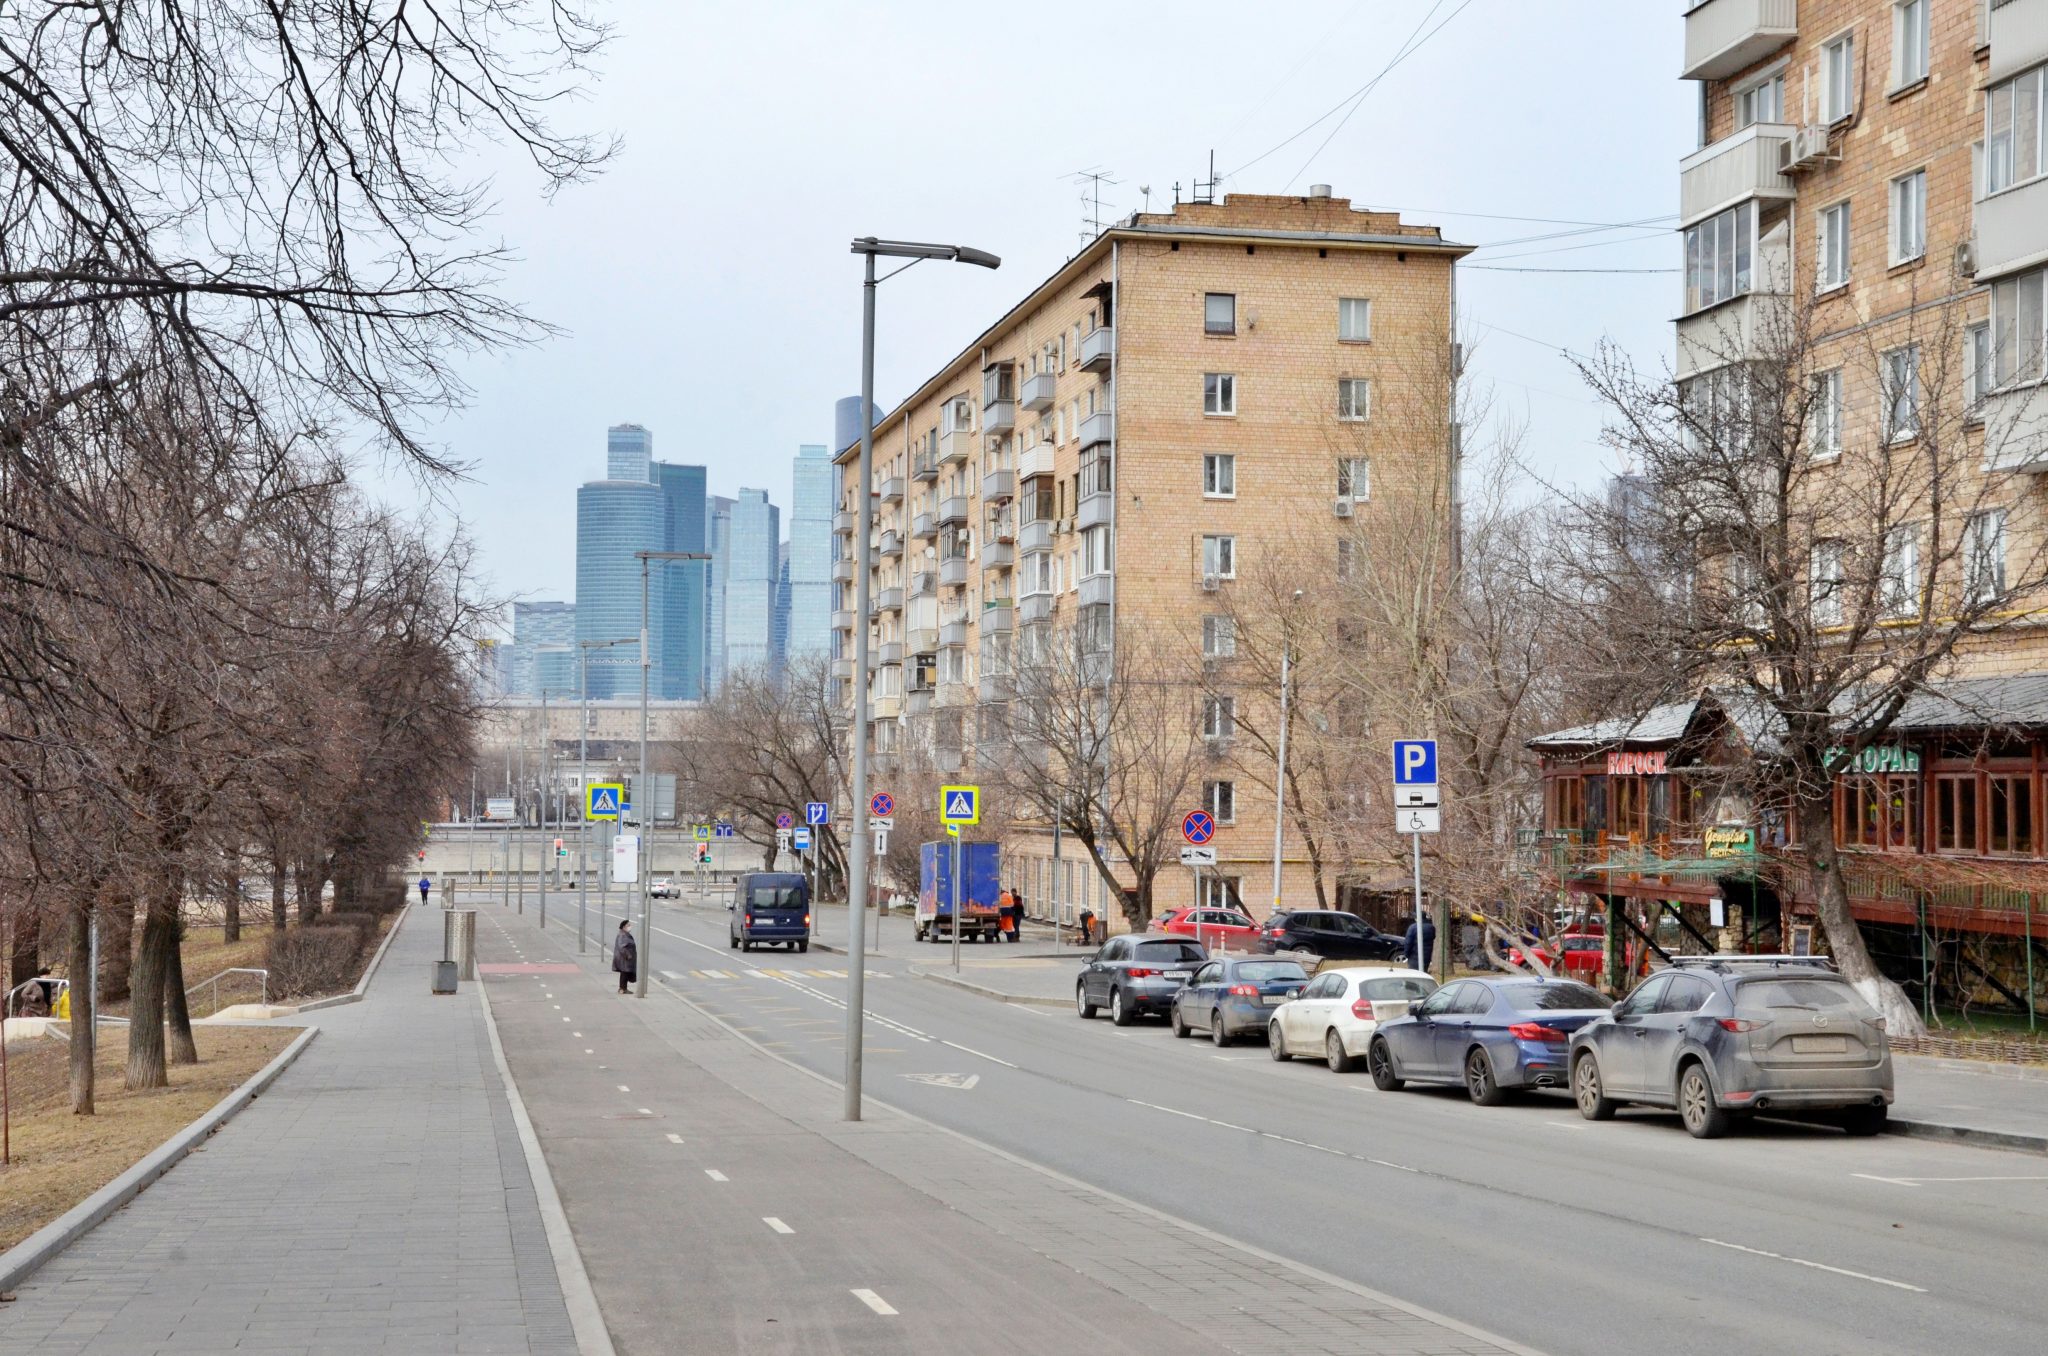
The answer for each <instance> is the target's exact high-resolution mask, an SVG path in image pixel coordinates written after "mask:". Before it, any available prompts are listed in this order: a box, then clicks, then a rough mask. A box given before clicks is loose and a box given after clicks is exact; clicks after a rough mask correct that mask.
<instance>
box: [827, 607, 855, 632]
mask: <svg viewBox="0 0 2048 1356" xmlns="http://www.w3.org/2000/svg"><path fill="white" fill-rule="evenodd" d="M832 629H833V630H834V631H851V630H852V629H853V609H852V608H850V607H842V608H840V609H839V610H838V611H836V612H834V613H833V614H832Z"/></svg>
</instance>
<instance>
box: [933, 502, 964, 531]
mask: <svg viewBox="0 0 2048 1356" xmlns="http://www.w3.org/2000/svg"><path fill="white" fill-rule="evenodd" d="M938 523H939V526H940V527H964V526H966V525H967V496H966V495H964V494H949V495H947V496H946V497H945V498H944V499H941V500H940V501H939V516H938Z"/></svg>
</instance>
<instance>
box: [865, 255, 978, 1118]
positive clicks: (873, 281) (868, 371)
mask: <svg viewBox="0 0 2048 1356" xmlns="http://www.w3.org/2000/svg"><path fill="white" fill-rule="evenodd" d="M853 253H855V254H858V255H862V256H864V257H865V258H866V260H867V276H866V278H865V279H864V280H863V282H862V283H861V295H860V463H859V468H858V470H857V472H856V479H855V482H854V499H855V501H856V502H855V505H854V514H855V522H854V529H853V541H854V548H853V549H854V566H853V579H854V585H853V590H854V609H853V822H852V830H853V843H852V847H853V859H852V861H851V862H849V863H848V865H847V871H846V877H847V880H846V886H847V889H846V916H847V919H848V921H849V922H850V923H851V924H852V926H851V927H849V928H848V929H847V935H848V938H849V945H848V947H847V957H846V976H847V985H848V994H847V998H848V1001H847V1004H846V1119H847V1120H850V1121H857V1120H859V1119H860V1078H861V1027H862V1022H861V1008H862V1005H863V1004H864V1003H865V1002H866V990H867V985H866V969H865V966H866V963H867V934H866V930H865V926H864V925H865V923H866V920H867V906H868V847H869V845H868V614H869V605H870V599H869V591H868V569H869V562H870V552H869V546H868V534H869V533H870V532H872V531H873V530H874V525H875V504H874V479H875V414H874V411H875V287H876V285H877V284H878V283H880V282H883V281H886V280H887V279H889V278H893V277H895V276H896V274H898V273H901V272H902V271H903V269H905V268H912V267H915V266H916V265H918V264H920V263H922V262H923V261H925V260H926V259H946V260H950V261H951V262H953V263H957V264H977V265H979V266H980V267H982V268H999V267H1001V265H1002V262H1003V261H1002V260H1001V259H998V258H997V257H996V256H995V255H993V254H989V253H987V252H986V251H984V250H977V249H969V248H968V247H966V246H964V245H932V244H922V243H919V242H917V241H913V240H878V239H876V238H875V237H874V236H871V235H868V236H861V237H860V238H858V239H856V240H855V241H854V242H853ZM877 258H890V259H908V260H909V261H910V262H909V263H907V264H904V265H903V266H902V268H897V269H894V270H892V271H890V272H889V273H887V274H885V275H883V277H882V278H876V277H875V260H876V259H877ZM958 884H959V882H958V880H957V879H956V880H955V882H954V885H955V888H956V889H957V888H958ZM953 935H954V937H955V938H958V937H959V935H960V914H959V909H958V907H957V906H955V909H954V913H953Z"/></svg>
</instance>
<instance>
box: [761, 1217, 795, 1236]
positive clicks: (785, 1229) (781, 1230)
mask: <svg viewBox="0 0 2048 1356" xmlns="http://www.w3.org/2000/svg"><path fill="white" fill-rule="evenodd" d="M761 1223H763V1224H765V1225H767V1226H768V1227H769V1228H771V1229H773V1230H774V1231H775V1232H776V1233H778V1234H793V1233H795V1232H796V1230H794V1229H792V1228H790V1227H789V1226H788V1225H787V1224H784V1223H783V1222H782V1221H781V1220H779V1219H777V1218H775V1216H773V1215H763V1216H761Z"/></svg>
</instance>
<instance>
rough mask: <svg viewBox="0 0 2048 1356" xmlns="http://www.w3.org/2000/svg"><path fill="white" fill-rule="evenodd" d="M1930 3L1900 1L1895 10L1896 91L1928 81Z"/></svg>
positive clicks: (1893, 29) (1893, 13)
mask: <svg viewBox="0 0 2048 1356" xmlns="http://www.w3.org/2000/svg"><path fill="white" fill-rule="evenodd" d="M1927 11H1928V3H1927V0H1898V3H1897V4H1895V5H1893V6H1892V88H1893V89H1903V88H1905V87H1906V86H1907V85H1911V84H1914V83H1915V82H1917V81H1921V80H1925V79H1926V78H1927V48H1928V44H1929V42H1930V40H1931V37H1932V35H1931V34H1930V32H1929V30H1928V17H1927Z"/></svg>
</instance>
